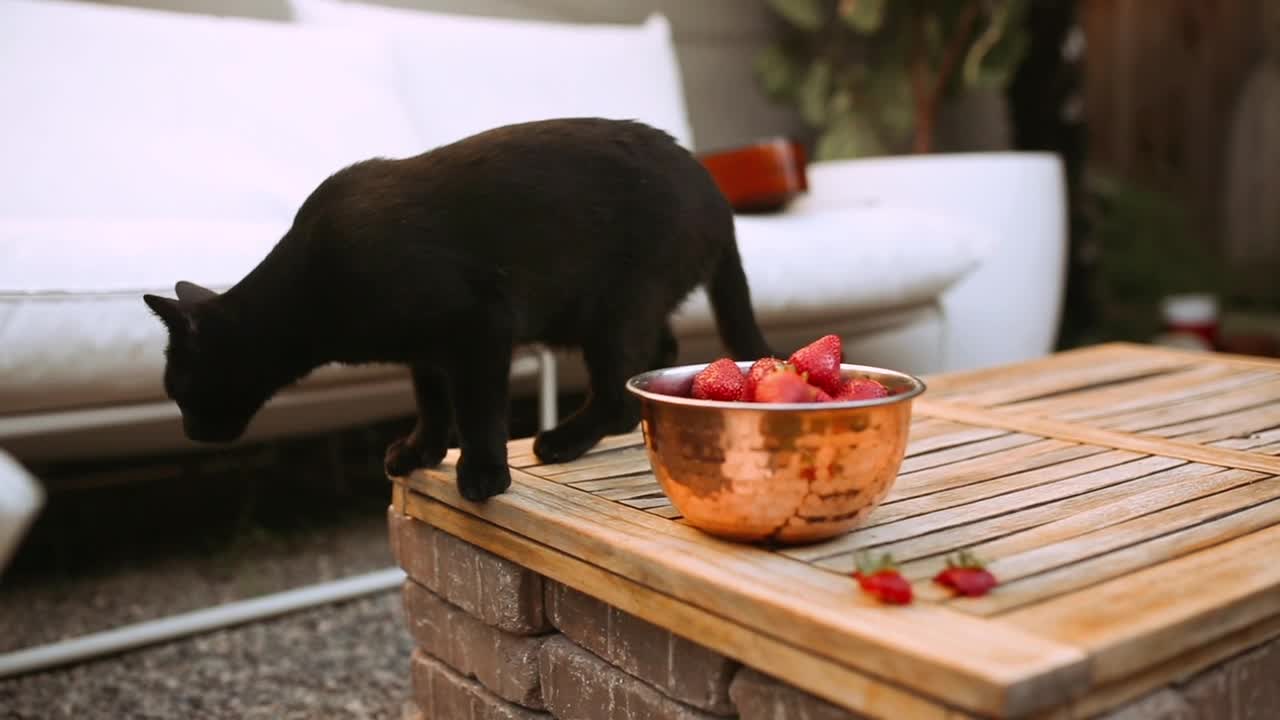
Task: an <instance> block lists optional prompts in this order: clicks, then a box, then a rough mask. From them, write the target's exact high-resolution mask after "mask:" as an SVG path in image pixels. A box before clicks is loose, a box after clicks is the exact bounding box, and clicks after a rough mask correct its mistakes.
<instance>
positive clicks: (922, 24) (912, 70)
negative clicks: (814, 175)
mask: <svg viewBox="0 0 1280 720" xmlns="http://www.w3.org/2000/svg"><path fill="white" fill-rule="evenodd" d="M768 4H769V6H770V7H771V8H772V9H773V10H774V11H775V12H776V13H777V15H778V16H780V17H781V19H782V20H783V23H782V25H783V27H782V28H781V31H780V36H779V38H778V40H777V42H776V43H774V44H773V45H772V46H770V47H769V48H767V49H766V50H765V51H764V52H762V53H761V54H760V55H759V56H758V58H757V60H756V68H755V69H756V75H757V78H758V80H759V82H760V85H761V87H762V89H763V90H764V92H765V93H766V94H767V95H768V96H769V97H770V98H772V99H774V100H775V101H778V102H782V103H787V104H790V105H793V106H794V107H795V108H796V109H797V110H798V111H799V113H800V116H801V117H802V118H803V120H804V121H805V122H806V123H807V124H808V125H809V126H811V127H812V128H813V129H814V130H815V131H816V132H817V139H816V142H815V147H814V157H815V159H817V160H830V159H836V158H847V157H859V156H864V155H882V154H886V153H893V152H899V151H901V150H903V149H906V148H910V150H911V151H912V152H914V153H927V152H930V151H932V150H933V149H934V145H935V136H936V133H937V127H938V114H939V111H940V110H941V108H942V105H943V102H944V101H946V100H948V99H951V98H955V97H957V96H958V95H959V94H960V93H963V92H966V91H974V90H1002V89H1004V87H1005V86H1006V85H1007V84H1008V82H1009V80H1010V79H1011V77H1012V75H1013V72H1014V70H1015V69H1016V67H1017V65H1018V62H1019V61H1020V59H1021V58H1022V55H1023V53H1024V52H1025V51H1026V48H1027V44H1028V39H1027V35H1026V33H1025V31H1024V30H1023V27H1024V23H1023V19H1024V15H1025V13H1026V11H1027V7H1028V4H1029V3H1028V1H1027V0H893V1H892V2H890V1H889V0H768Z"/></svg>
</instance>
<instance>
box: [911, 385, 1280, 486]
mask: <svg viewBox="0 0 1280 720" xmlns="http://www.w3.org/2000/svg"><path fill="white" fill-rule="evenodd" d="M913 412H918V413H920V414H922V415H926V416H930V417H937V418H944V419H947V420H953V421H955V422H964V423H969V424H972V425H990V426H992V427H1000V428H1005V429H1008V430H1012V431H1015V432H1026V433H1033V434H1036V435H1043V436H1045V437H1052V438H1058V439H1061V440H1070V441H1074V442H1078V443H1088V444H1091V445H1101V446H1105V447H1110V448H1115V449H1117V450H1131V451H1133V452H1140V453H1145V454H1148V455H1165V456H1168V457H1176V458H1181V459H1183V460H1189V461H1191V462H1202V463H1207V464H1210V465H1221V466H1222V467H1237V468H1243V469H1246V470H1256V471H1258V472H1265V473H1273V474H1274V473H1280V459H1277V458H1274V457H1269V456H1266V455H1262V454H1255V453H1249V452H1241V451H1238V450H1231V449H1227V448H1219V447H1212V446H1209V445H1198V444H1193V443H1191V442H1180V441H1175V440H1170V439H1167V438H1163V437H1155V436H1153V435H1150V434H1137V433H1123V432H1116V431H1114V430H1104V429H1102V428H1095V427H1090V426H1088V425H1081V424H1076V423H1066V422H1060V421H1057V420H1050V419H1048V418H1042V417H1034V416H1027V415H1021V414H1015V413H1007V412H1000V411H998V410H997V411H992V410H987V409H984V408H978V407H971V406H966V405H959V404H955V403H945V402H936V401H929V400H927V399H917V400H916V401H915V405H914V406H913ZM1223 437H1227V435H1222V436H1219V437H1218V438H1215V439H1222V438H1223Z"/></svg>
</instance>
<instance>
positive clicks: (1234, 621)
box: [1004, 509, 1280, 682]
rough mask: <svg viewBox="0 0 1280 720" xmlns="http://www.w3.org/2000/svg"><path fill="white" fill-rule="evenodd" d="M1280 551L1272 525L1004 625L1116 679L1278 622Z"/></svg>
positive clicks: (1097, 675) (1017, 615)
mask: <svg viewBox="0 0 1280 720" xmlns="http://www.w3.org/2000/svg"><path fill="white" fill-rule="evenodd" d="M1272 512H1273V513H1274V512H1275V511H1274V509H1273V511H1272ZM1273 517H1274V515H1273ZM1277 547H1280V525H1272V526H1270V527H1267V528H1266V529H1263V530H1258V531H1256V532H1251V533H1250V534H1247V535H1243V536H1241V537H1237V538H1236V539H1234V540H1230V541H1228V542H1224V543H1222V544H1220V545H1217V546H1214V547H1211V548H1208V549H1205V550H1201V551H1199V552H1195V553H1192V554H1190V555H1186V556H1184V557H1180V558H1176V559H1173V560H1169V561H1167V562H1163V563H1161V564H1158V565H1155V566H1152V567H1146V568H1144V569H1142V570H1138V571H1136V572H1134V573H1132V574H1129V575H1126V576H1123V577H1119V578H1116V579H1114V580H1110V581H1108V582H1105V583H1103V584H1101V585H1097V586H1094V587H1091V588H1089V589H1087V590H1084V591H1080V592H1076V593H1072V594H1070V595H1066V596H1063V597H1059V598H1055V599H1053V600H1050V601H1048V602H1044V603H1040V604H1038V605H1033V606H1031V607H1028V608H1025V609H1022V610H1018V611H1016V612H1012V613H1009V614H1008V615H1007V616H1005V618H1004V619H1005V621H1006V622H1008V623H1010V624H1013V625H1016V626H1018V627H1023V628H1026V629H1027V630H1029V631H1031V632H1035V633H1038V634H1042V635H1044V636H1045V637H1050V638H1054V639H1055V640H1058V641H1060V642H1063V643H1068V644H1071V645H1076V646H1079V647H1083V648H1087V649H1088V650H1089V652H1090V655H1091V657H1092V664H1091V670H1092V676H1093V678H1094V680H1095V682H1106V681H1111V680H1116V679H1119V678H1123V677H1125V676H1126V675H1130V674H1132V673H1135V672H1140V671H1141V670H1142V669H1143V668H1147V667H1150V666H1152V665H1154V664H1157V663H1159V662H1162V661H1164V660H1168V659H1170V658H1175V657H1177V656H1179V655H1181V654H1183V653H1186V652H1190V651H1193V650H1195V649H1196V648H1199V647H1204V646H1207V645H1209V644H1210V643H1212V642H1213V641H1215V640H1217V639H1219V638H1223V637H1226V636H1228V635H1230V634H1231V633H1233V632H1235V631H1237V630H1240V629H1243V628H1246V627H1249V626H1251V625H1256V624H1258V623H1260V622H1263V621H1266V620H1269V619H1271V618H1274V617H1275V616H1276V614H1277V613H1276V610H1277V608H1280V563H1277V562H1276V558H1275V549H1276V548H1277Z"/></svg>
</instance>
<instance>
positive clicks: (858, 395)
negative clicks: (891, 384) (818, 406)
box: [833, 378, 889, 401]
mask: <svg viewBox="0 0 1280 720" xmlns="http://www.w3.org/2000/svg"><path fill="white" fill-rule="evenodd" d="M888 396H889V390H888V388H886V387H885V386H884V385H881V384H880V383H879V382H876V381H875V380H872V379H871V378H849V379H848V380H845V381H844V382H843V383H841V385H840V389H839V390H838V391H837V392H836V394H835V395H834V396H833V397H834V398H835V399H836V400H837V401H839V400H872V399H875V398H882V397H888Z"/></svg>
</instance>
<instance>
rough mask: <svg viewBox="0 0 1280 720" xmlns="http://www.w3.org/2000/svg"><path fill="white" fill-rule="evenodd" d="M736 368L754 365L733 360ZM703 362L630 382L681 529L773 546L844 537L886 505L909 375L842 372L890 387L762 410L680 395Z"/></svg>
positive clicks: (912, 381) (912, 387) (855, 368)
mask: <svg viewBox="0 0 1280 720" xmlns="http://www.w3.org/2000/svg"><path fill="white" fill-rule="evenodd" d="M738 365H739V367H741V368H743V370H744V371H745V370H746V369H747V368H749V367H750V366H751V363H738ZM704 367H706V366H705V365H687V366H684V367H674V368H664V369H661V370H654V371H651V372H647V373H643V374H640V375H637V376H635V377H633V378H631V379H630V380H628V381H627V390H628V391H630V392H631V393H633V394H635V395H637V396H639V397H640V403H641V410H642V416H641V417H642V420H641V428H642V429H643V431H644V440H645V446H646V447H647V449H648V454H649V462H650V464H651V465H652V466H653V472H654V474H655V475H656V476H657V478H658V483H659V484H660V485H661V486H662V490H663V492H665V493H666V495H667V497H668V498H669V499H670V500H671V504H672V505H674V506H675V507H676V509H678V510H679V511H680V513H681V514H682V515H683V516H684V518H685V521H686V522H688V523H689V524H690V525H692V526H694V527H696V528H699V529H700V530H703V531H704V532H707V533H710V534H712V535H716V536H718V537H722V538H726V539H730V540H738V541H747V542H757V541H765V542H775V543H804V542H814V541H817V540H823V539H826V538H829V537H833V536H836V535H840V534H842V533H846V532H848V531H849V530H851V529H852V528H853V527H854V526H856V525H857V524H858V523H859V522H861V521H862V520H863V519H864V518H865V517H866V516H867V515H868V514H870V513H871V511H872V510H874V509H875V507H876V506H877V505H878V504H879V503H880V501H881V500H883V499H884V497H885V495H887V494H888V493H889V489H890V488H891V487H892V486H893V482H894V480H895V479H896V478H897V476H898V467H899V466H900V465H901V464H902V457H903V454H904V453H905V452H906V447H907V432H908V425H909V424H910V421H911V401H912V399H913V398H915V397H916V396H918V395H919V394H920V393H922V392H924V389H925V386H924V383H923V382H921V381H920V380H919V379H918V378H915V377H913V376H911V375H907V374H904V373H900V372H895V371H893V370H885V369H883V368H876V367H867V366H862V365H843V366H842V372H843V374H844V376H845V377H846V378H847V377H858V376H861V377H870V378H873V379H875V380H878V381H879V382H880V383H882V384H884V386H885V387H887V388H888V389H889V392H890V395H889V397H886V398H879V399H876V400H861V401H851V402H832V403H797V404H776V405H775V404H764V403H741V402H714V401H710V400H695V399H693V398H690V397H687V395H688V388H689V386H690V385H691V384H692V381H693V376H694V375H696V374H697V373H698V371H700V370H702V369H703V368H704Z"/></svg>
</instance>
